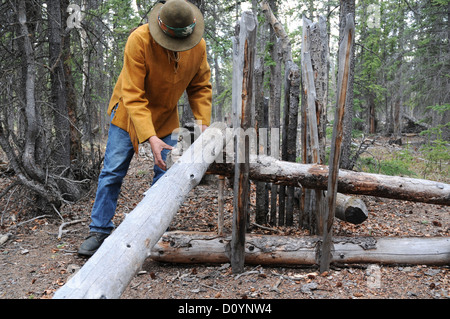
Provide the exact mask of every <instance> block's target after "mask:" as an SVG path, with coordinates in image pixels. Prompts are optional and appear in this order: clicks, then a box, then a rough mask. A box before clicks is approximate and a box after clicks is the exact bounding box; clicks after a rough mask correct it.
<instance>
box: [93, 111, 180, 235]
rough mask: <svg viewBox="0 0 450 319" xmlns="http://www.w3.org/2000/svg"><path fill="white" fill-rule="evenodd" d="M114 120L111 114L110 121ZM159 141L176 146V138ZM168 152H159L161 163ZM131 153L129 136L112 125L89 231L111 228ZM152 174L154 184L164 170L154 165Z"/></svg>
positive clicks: (132, 151) (104, 230)
mask: <svg viewBox="0 0 450 319" xmlns="http://www.w3.org/2000/svg"><path fill="white" fill-rule="evenodd" d="M113 117H114V111H113V114H112V115H111V119H112V118H113ZM162 140H163V141H164V142H165V143H166V144H169V145H171V146H175V145H176V143H177V140H176V139H172V135H168V136H166V137H164V138H162ZM168 153H169V150H163V151H162V153H161V155H162V158H163V160H164V161H165V160H166V157H167V154H168ZM133 154H134V149H133V144H132V143H131V139H130V136H129V135H128V133H127V132H126V131H124V130H122V129H121V128H119V127H117V126H115V125H114V124H112V123H111V124H110V126H109V132H108V141H107V143H106V151H105V159H104V161H103V169H102V171H101V173H100V176H99V178H98V186H97V194H96V196H95V202H94V206H93V207H92V212H91V220H92V222H91V224H90V225H89V228H90V231H93V232H100V233H106V234H109V233H111V231H112V230H113V229H114V224H113V222H112V218H113V217H114V214H115V211H116V207H117V199H118V198H119V193H120V188H121V186H122V182H123V179H124V177H125V175H126V174H127V172H128V168H129V166H130V162H131V159H132V158H133ZM153 171H154V176H153V182H152V184H155V183H156V181H157V180H158V179H159V178H160V177H161V176H162V175H163V174H164V173H165V171H163V170H162V169H161V168H159V167H158V166H156V165H154V167H153Z"/></svg>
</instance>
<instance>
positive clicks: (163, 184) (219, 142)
mask: <svg viewBox="0 0 450 319" xmlns="http://www.w3.org/2000/svg"><path fill="white" fill-rule="evenodd" d="M230 139H231V134H227V132H226V125H224V124H219V123H216V124H214V125H212V126H211V127H210V128H208V129H207V130H205V132H204V133H203V134H202V135H200V137H199V138H198V139H197V140H196V141H195V142H194V144H193V145H192V146H191V147H190V148H189V149H188V150H187V151H186V152H185V153H184V154H183V156H181V158H180V159H179V160H178V161H177V162H176V163H175V164H174V165H173V166H172V167H171V168H170V169H169V170H168V171H167V172H166V173H165V174H164V176H163V177H161V179H160V180H158V182H157V183H156V184H155V185H153V186H152V187H151V188H150V189H149V190H148V191H147V192H146V195H145V197H144V198H143V199H142V200H141V202H140V203H139V204H138V205H137V206H136V208H135V209H133V211H132V212H131V213H129V214H128V215H127V216H126V218H125V219H124V220H123V222H122V223H121V224H120V225H119V226H118V227H117V229H116V230H115V231H114V232H113V233H112V234H111V235H110V236H109V237H108V238H107V239H106V240H105V241H104V243H103V244H102V246H101V247H100V248H99V249H98V250H97V252H96V253H95V254H94V255H93V256H92V257H91V258H90V259H89V260H88V261H87V262H86V264H85V265H84V266H83V267H82V268H81V269H80V270H79V271H78V272H77V273H76V274H75V275H74V276H73V277H72V278H71V279H70V280H69V281H68V282H67V283H66V284H65V285H64V286H62V287H61V288H60V289H59V290H57V291H56V293H55V295H54V298H55V299H61V298H76V299H82V298H89V299H98V298H100V299H105V298H107V299H110V298H118V297H120V295H121V294H122V292H123V291H124V290H125V288H126V287H127V286H128V284H129V282H130V281H131V279H132V278H133V276H134V275H135V274H136V272H137V271H138V270H139V269H140V268H141V266H142V264H143V263H144V261H145V259H146V258H147V257H148V256H149V255H150V253H151V250H152V248H153V246H154V245H155V244H156V243H157V242H158V240H159V239H160V238H161V236H162V235H163V234H164V232H165V230H166V229H167V227H168V226H169V225H170V222H171V220H172V219H173V217H174V216H175V214H176V213H177V211H178V209H179V207H180V206H181V204H182V203H183V201H184V199H185V197H186V196H187V195H188V193H189V192H190V190H191V189H192V188H194V187H195V186H196V185H197V184H198V183H199V182H200V180H201V179H202V177H203V175H204V174H205V172H206V169H207V168H208V166H209V165H210V163H211V162H212V161H214V160H215V158H216V157H217V156H218V155H219V154H222V153H221V151H222V149H223V146H224V145H225V144H224V143H226V142H228V141H229V140H230Z"/></svg>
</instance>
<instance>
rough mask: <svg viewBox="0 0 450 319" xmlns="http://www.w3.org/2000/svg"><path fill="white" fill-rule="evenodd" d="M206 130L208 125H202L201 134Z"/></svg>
mask: <svg viewBox="0 0 450 319" xmlns="http://www.w3.org/2000/svg"><path fill="white" fill-rule="evenodd" d="M207 128H208V125H205V124H202V133H203V132H204V131H205V130H206V129H207Z"/></svg>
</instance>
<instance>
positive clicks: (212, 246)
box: [151, 231, 450, 266]
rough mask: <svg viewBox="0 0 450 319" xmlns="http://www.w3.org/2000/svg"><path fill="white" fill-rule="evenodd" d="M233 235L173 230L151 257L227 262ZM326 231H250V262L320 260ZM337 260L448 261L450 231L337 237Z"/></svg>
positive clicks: (247, 255) (276, 263)
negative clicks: (296, 233)
mask: <svg viewBox="0 0 450 319" xmlns="http://www.w3.org/2000/svg"><path fill="white" fill-rule="evenodd" d="M230 240H231V239H230V237H229V236H226V237H217V234H215V233H205V232H181V231H178V232H167V233H165V234H164V236H163V237H162V238H161V240H160V241H159V242H158V243H157V245H155V247H154V249H153V250H152V255H151V258H152V259H153V260H156V261H160V262H172V263H227V262H229V257H230V249H229V245H230ZM321 240H322V237H321V236H305V237H292V236H275V235H256V234H247V235H246V245H245V262H246V264H248V265H251V264H253V265H270V266H301V265H317V264H318V262H319V254H318V250H317V246H318V244H319V243H320V242H321ZM333 244H334V248H335V251H334V254H333V258H332V262H333V263H341V264H353V263H357V264H358V263H379V264H411V265H448V264H449V263H450V238H449V237H363V236H361V237H334V238H333Z"/></svg>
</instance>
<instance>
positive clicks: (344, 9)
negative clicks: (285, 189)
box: [339, 0, 356, 169]
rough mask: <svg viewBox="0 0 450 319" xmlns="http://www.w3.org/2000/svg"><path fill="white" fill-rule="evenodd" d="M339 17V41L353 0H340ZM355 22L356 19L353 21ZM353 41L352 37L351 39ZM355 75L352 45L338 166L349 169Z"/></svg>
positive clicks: (353, 9)
mask: <svg viewBox="0 0 450 319" xmlns="http://www.w3.org/2000/svg"><path fill="white" fill-rule="evenodd" d="M340 3H341V7H340V17H339V43H341V41H342V39H343V37H344V30H345V24H346V17H347V15H348V14H349V13H351V14H352V15H353V17H355V0H340ZM355 23H356V21H355ZM353 41H354V39H353ZM354 77H355V46H354V42H353V45H352V52H351V55H350V74H349V80H348V94H347V97H346V101H345V117H344V136H343V140H342V154H341V158H342V161H341V163H340V168H343V169H351V144H352V130H353V123H352V121H353V82H354Z"/></svg>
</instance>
